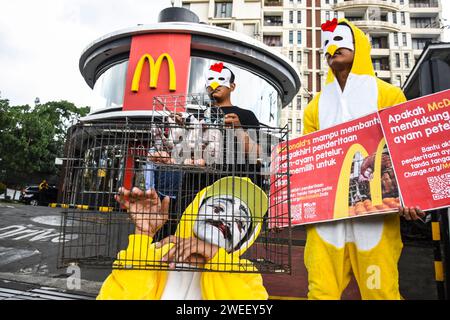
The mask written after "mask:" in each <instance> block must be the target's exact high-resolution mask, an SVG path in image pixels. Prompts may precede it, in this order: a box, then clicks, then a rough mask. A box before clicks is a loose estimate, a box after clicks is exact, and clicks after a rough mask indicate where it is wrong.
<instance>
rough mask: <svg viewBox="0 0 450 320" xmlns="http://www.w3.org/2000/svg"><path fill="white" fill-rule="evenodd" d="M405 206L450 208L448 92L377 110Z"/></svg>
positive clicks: (449, 115)
mask: <svg viewBox="0 0 450 320" xmlns="http://www.w3.org/2000/svg"><path fill="white" fill-rule="evenodd" d="M380 119H381V124H382V127H383V131H384V134H385V137H386V141H387V143H388V146H389V149H390V151H391V156H392V162H393V164H394V168H395V171H396V172H397V179H398V183H399V187H400V192H401V195H402V200H403V202H404V204H405V206H407V207H413V206H414V207H415V206H418V207H419V208H420V209H422V210H431V209H438V208H443V207H448V206H450V90H446V91H442V92H439V93H436V94H433V95H429V96H426V97H422V98H419V99H415V100H411V101H408V102H406V103H403V104H400V105H397V106H395V107H392V108H389V109H384V110H382V111H380Z"/></svg>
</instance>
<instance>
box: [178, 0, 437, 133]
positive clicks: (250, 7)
mask: <svg viewBox="0 0 450 320" xmlns="http://www.w3.org/2000/svg"><path fill="white" fill-rule="evenodd" d="M175 4H176V5H178V6H183V7H185V8H188V9H190V10H191V11H193V12H195V13H196V14H197V15H198V16H199V17H200V20H201V21H203V22H206V23H208V24H213V25H217V26H221V27H225V28H229V29H233V30H235V31H238V32H243V33H245V34H247V35H249V36H252V37H254V38H256V39H258V40H260V41H263V42H264V43H265V44H266V45H268V46H270V47H273V48H274V49H276V50H278V51H279V52H281V53H282V54H284V55H285V56H286V57H288V58H289V59H290V60H291V61H292V62H293V63H295V64H296V65H297V68H298V70H299V72H300V75H301V81H302V88H301V89H300V91H299V92H298V93H297V95H296V97H295V98H294V99H293V100H292V102H291V103H290V104H288V105H287V106H286V107H285V108H284V109H283V110H282V113H281V117H280V123H279V124H280V125H282V126H284V125H286V124H287V125H288V126H289V128H290V130H291V137H296V136H298V135H300V134H301V131H302V114H303V109H304V107H305V106H306V105H307V103H308V102H309V101H310V100H311V98H312V97H313V96H314V94H315V93H317V92H319V91H320V90H321V86H322V83H323V81H324V80H325V78H324V77H325V76H326V73H327V72H328V67H327V65H326V62H325V58H324V56H323V51H322V50H321V46H322V41H321V29H320V26H321V24H322V23H323V22H324V21H326V20H330V19H333V18H347V19H348V20H350V21H352V22H353V23H354V24H355V25H356V26H357V27H359V28H360V29H362V30H363V31H364V32H365V33H366V34H367V36H368V37H369V39H370V41H371V43H372V60H373V65H374V69H375V72H376V74H377V76H378V77H379V78H381V79H383V80H385V81H387V82H390V83H392V84H394V85H396V86H399V87H401V86H402V85H403V84H404V83H405V81H406V79H407V77H408V75H409V73H410V71H411V69H412V68H413V66H414V64H415V61H416V59H417V58H418V57H419V56H420V54H421V53H422V50H423V48H424V47H425V44H426V43H427V42H429V41H439V40H441V37H442V34H443V29H442V6H441V0H260V1H256V0H234V1H231V0H176V1H175Z"/></svg>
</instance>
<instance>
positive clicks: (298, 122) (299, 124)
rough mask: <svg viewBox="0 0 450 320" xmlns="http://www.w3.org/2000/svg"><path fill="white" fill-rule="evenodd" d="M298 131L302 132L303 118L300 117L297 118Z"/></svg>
mask: <svg viewBox="0 0 450 320" xmlns="http://www.w3.org/2000/svg"><path fill="white" fill-rule="evenodd" d="M296 132H297V133H298V134H300V133H302V120H300V119H297V126H296Z"/></svg>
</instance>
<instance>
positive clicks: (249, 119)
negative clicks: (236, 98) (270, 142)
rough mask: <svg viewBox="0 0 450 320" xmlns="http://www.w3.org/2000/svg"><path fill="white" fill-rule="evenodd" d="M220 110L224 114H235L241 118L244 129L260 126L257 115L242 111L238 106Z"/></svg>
mask: <svg viewBox="0 0 450 320" xmlns="http://www.w3.org/2000/svg"><path fill="white" fill-rule="evenodd" d="M220 110H222V111H223V113H224V114H230V113H235V114H236V115H237V116H238V117H239V121H240V122H241V125H242V126H244V127H247V126H249V127H258V126H259V121H258V119H257V118H256V116H255V114H254V113H253V112H252V111H250V110H246V109H242V108H239V107H237V106H229V107H221V108H220Z"/></svg>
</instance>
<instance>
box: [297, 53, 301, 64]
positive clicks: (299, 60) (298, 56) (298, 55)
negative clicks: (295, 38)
mask: <svg viewBox="0 0 450 320" xmlns="http://www.w3.org/2000/svg"><path fill="white" fill-rule="evenodd" d="M297 63H298V64H301V63H302V52H301V51H297Z"/></svg>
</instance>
